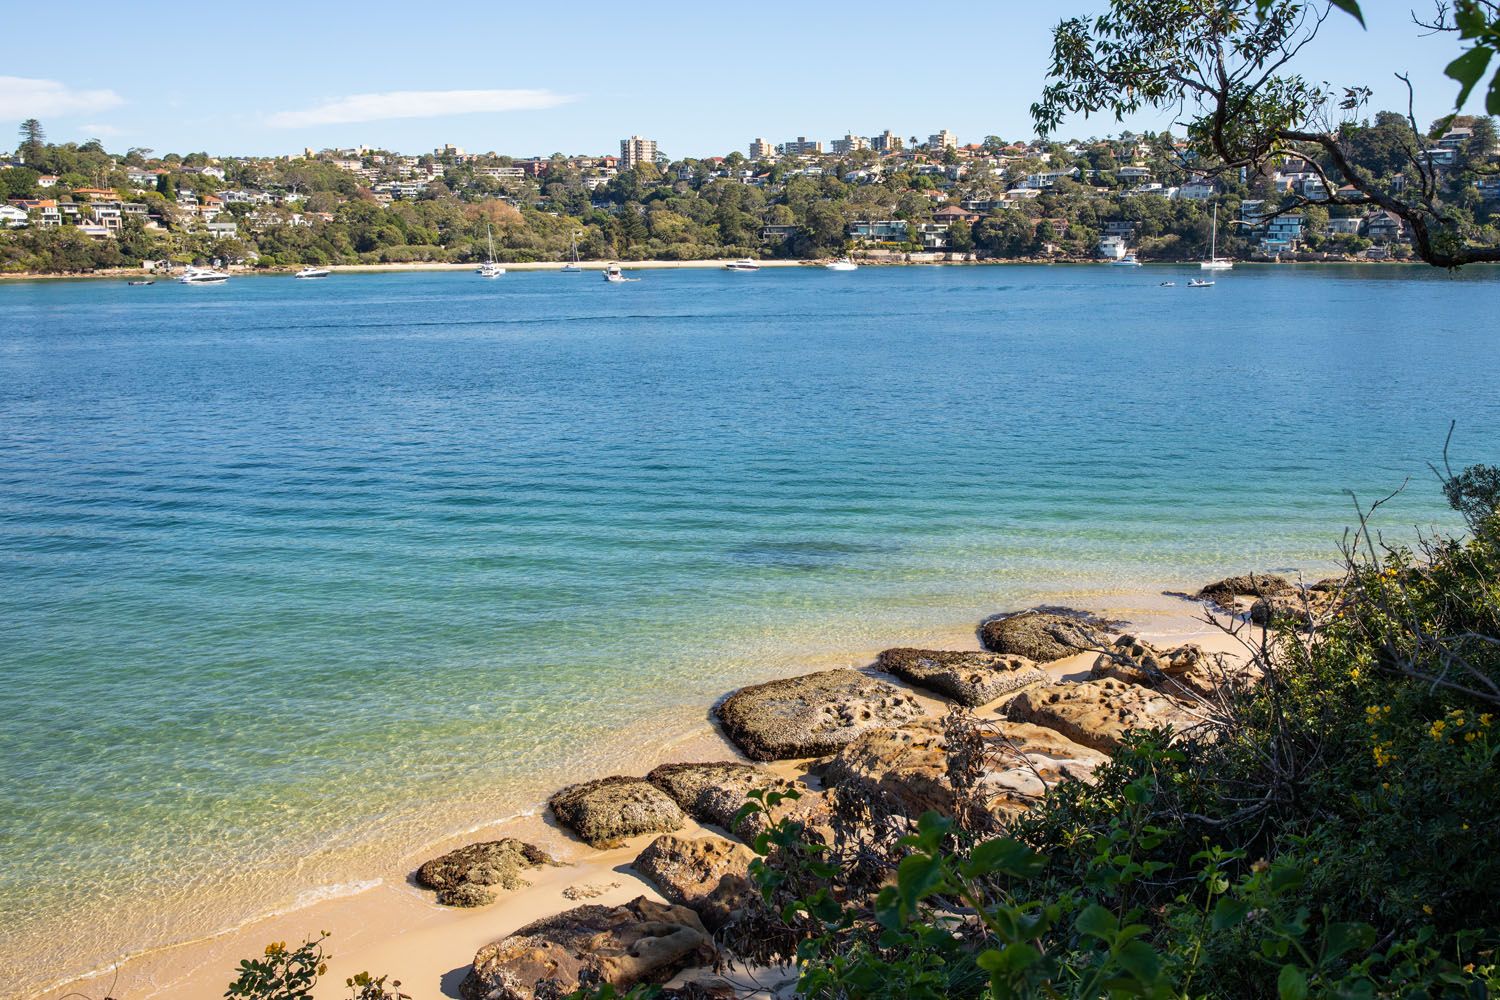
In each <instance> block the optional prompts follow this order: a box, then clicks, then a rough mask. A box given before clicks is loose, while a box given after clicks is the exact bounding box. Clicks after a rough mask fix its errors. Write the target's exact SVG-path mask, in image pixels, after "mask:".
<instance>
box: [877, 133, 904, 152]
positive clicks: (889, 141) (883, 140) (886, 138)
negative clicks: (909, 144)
mask: <svg viewBox="0 0 1500 1000" xmlns="http://www.w3.org/2000/svg"><path fill="white" fill-rule="evenodd" d="M901 146H902V142H901V137H900V136H899V135H897V134H895V133H894V132H892V131H891V130H890V129H886V130H885V131H884V132H882V133H880V134H879V135H872V136H870V148H871V149H873V150H875V152H877V153H899V152H901Z"/></svg>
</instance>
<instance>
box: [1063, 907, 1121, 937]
mask: <svg viewBox="0 0 1500 1000" xmlns="http://www.w3.org/2000/svg"><path fill="white" fill-rule="evenodd" d="M1074 926H1075V927H1077V928H1078V933H1080V934H1089V935H1092V936H1093V937H1096V938H1104V939H1105V940H1108V939H1109V938H1110V937H1112V936H1113V935H1114V933H1115V930H1116V929H1118V928H1119V926H1120V922H1119V921H1118V920H1116V919H1115V915H1114V914H1113V913H1110V912H1109V911H1108V910H1106V909H1105V908H1104V907H1102V906H1100V905H1099V904H1098V903H1091V904H1090V905H1089V906H1088V907H1087V908H1086V909H1085V910H1084V911H1083V912H1082V913H1080V914H1078V920H1077V922H1076V923H1075V924H1074Z"/></svg>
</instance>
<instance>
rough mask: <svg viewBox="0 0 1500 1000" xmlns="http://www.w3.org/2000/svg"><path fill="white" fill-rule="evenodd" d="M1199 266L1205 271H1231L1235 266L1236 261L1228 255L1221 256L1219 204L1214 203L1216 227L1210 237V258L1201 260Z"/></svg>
mask: <svg viewBox="0 0 1500 1000" xmlns="http://www.w3.org/2000/svg"><path fill="white" fill-rule="evenodd" d="M1198 266H1199V267H1200V268H1202V269H1203V270H1205V271H1229V270H1232V269H1233V268H1234V261H1232V260H1230V259H1229V258H1228V257H1220V256H1219V206H1218V205H1217V204H1215V205H1214V228H1213V235H1212V236H1210V237H1209V250H1208V260H1205V261H1200V262H1199V263H1198ZM1210 284H1212V282H1210Z"/></svg>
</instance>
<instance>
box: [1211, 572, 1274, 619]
mask: <svg viewBox="0 0 1500 1000" xmlns="http://www.w3.org/2000/svg"><path fill="white" fill-rule="evenodd" d="M1294 589H1296V588H1294V587H1293V586H1292V584H1291V581H1289V580H1288V579H1287V578H1286V577H1284V576H1277V575H1275V574H1274V573H1246V574H1245V575H1243V576H1230V577H1225V578H1224V579H1222V580H1219V581H1218V582H1216V583H1210V584H1209V585H1208V586H1206V587H1204V588H1203V589H1202V590H1200V591H1198V593H1197V595H1196V596H1197V598H1198V600H1200V601H1208V602H1209V603H1211V604H1217V605H1218V606H1219V607H1221V608H1223V609H1224V610H1225V611H1234V610H1235V598H1238V597H1263V596H1268V595H1271V594H1284V593H1287V592H1288V591H1291V590H1294Z"/></svg>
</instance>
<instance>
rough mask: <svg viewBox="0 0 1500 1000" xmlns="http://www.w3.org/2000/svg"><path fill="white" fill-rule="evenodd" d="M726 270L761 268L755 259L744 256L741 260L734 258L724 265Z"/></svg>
mask: <svg viewBox="0 0 1500 1000" xmlns="http://www.w3.org/2000/svg"><path fill="white" fill-rule="evenodd" d="M724 270H726V271H759V270H760V265H759V264H757V263H756V262H755V261H753V260H751V259H750V258H749V257H745V258H743V259H741V260H732V261H730V262H729V263H727V264H725V265H724Z"/></svg>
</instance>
